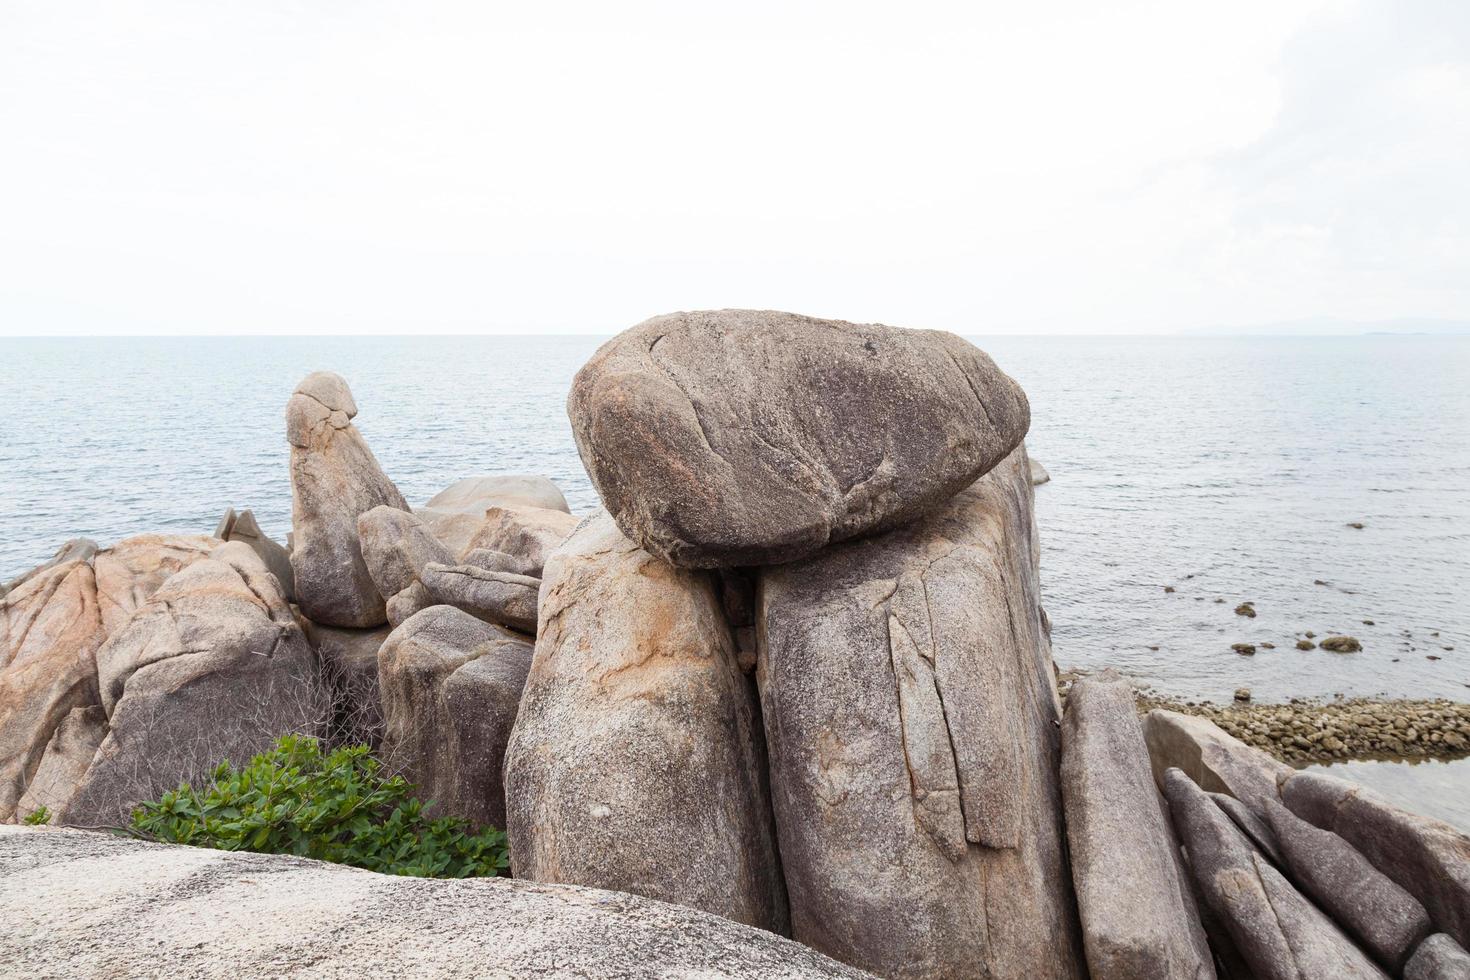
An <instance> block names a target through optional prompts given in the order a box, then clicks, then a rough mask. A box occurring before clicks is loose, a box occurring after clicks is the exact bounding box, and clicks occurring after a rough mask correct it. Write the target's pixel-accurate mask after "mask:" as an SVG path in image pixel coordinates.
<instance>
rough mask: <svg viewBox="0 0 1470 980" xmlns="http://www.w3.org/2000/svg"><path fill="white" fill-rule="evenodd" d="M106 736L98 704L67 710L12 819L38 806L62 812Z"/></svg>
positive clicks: (103, 718) (49, 810)
mask: <svg viewBox="0 0 1470 980" xmlns="http://www.w3.org/2000/svg"><path fill="white" fill-rule="evenodd" d="M106 737H107V712H105V711H103V710H102V706H101V705H96V704H93V705H88V706H87V707H85V708H73V709H71V712H70V713H69V714H68V715H67V716H66V717H65V718H63V719H61V723H60V724H59V725H57V726H56V732H55V734H53V735H52V736H51V742H50V744H48V745H47V746H46V752H45V754H44V755H42V756H41V764H40V765H39V766H37V767H36V772H35V775H33V776H32V777H31V780H30V784H29V785H28V786H26V791H25V795H24V796H22V797H21V798H20V803H19V804H18V805H17V806H16V808H15V816H16V818H17V819H18V820H23V819H25V818H26V817H28V816H30V815H31V814H32V813H34V812H35V811H37V810H39V809H41V808H42V807H45V809H46V810H47V811H48V812H50V813H53V814H56V813H63V812H65V811H66V808H67V807H68V806H69V805H70V804H71V801H72V797H74V796H75V795H76V792H77V788H78V787H79V786H81V784H82V777H83V776H85V775H86V774H87V767H88V766H90V765H91V764H92V757H93V756H95V755H96V754H97V748H98V747H99V746H100V745H101V744H102V740H103V739H104V738H106Z"/></svg>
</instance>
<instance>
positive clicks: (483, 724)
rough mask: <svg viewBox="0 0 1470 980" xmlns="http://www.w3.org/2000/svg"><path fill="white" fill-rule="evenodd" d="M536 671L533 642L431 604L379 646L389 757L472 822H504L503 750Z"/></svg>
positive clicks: (426, 793) (425, 792) (430, 795)
mask: <svg viewBox="0 0 1470 980" xmlns="http://www.w3.org/2000/svg"><path fill="white" fill-rule="evenodd" d="M530 668H531V644H530V643H529V642H528V641H527V640H526V639H525V638H524V637H520V636H517V635H516V634H514V633H511V632H510V631H508V630H505V629H502V628H500V627H498V626H494V625H492V624H490V623H486V622H483V621H481V620H478V619H476V618H474V617H473V616H471V615H469V614H468V613H465V612H461V611H460V610H458V609H454V608H451V607H449V606H431V607H429V608H428V609H425V610H423V611H422V612H418V613H415V614H414V615H413V616H411V617H410V618H409V619H407V620H406V621H404V623H403V624H402V625H400V626H399V627H398V628H397V629H395V630H394V631H393V632H392V633H391V634H390V635H389V637H388V639H387V640H386V641H385V642H384V643H383V646H382V648H381V649H380V650H379V651H378V675H379V681H378V682H379V685H380V687H381V690H382V698H383V718H384V723H385V732H384V735H383V752H382V754H383V758H384V759H385V760H386V761H387V763H388V765H389V766H390V767H392V768H393V769H395V770H397V771H399V772H402V773H403V775H404V777H405V778H407V779H408V781H409V782H411V783H413V784H414V786H415V787H416V788H417V790H418V794H419V796H420V797H421V798H423V799H425V800H433V801H435V802H436V804H437V809H436V811H435V812H437V813H445V814H450V815H453V816H456V817H463V818H464V819H466V820H468V821H470V822H471V823H472V824H475V825H476V826H486V825H489V826H494V827H504V826H505V822H506V821H505V783H504V778H503V774H502V768H503V766H504V762H505V747H506V743H507V741H508V740H509V738H510V732H511V728H512V726H513V725H514V724H515V719H516V710H517V707H518V705H519V704H520V700H521V692H522V690H523V688H524V687H525V683H526V672H527V671H528V670H530Z"/></svg>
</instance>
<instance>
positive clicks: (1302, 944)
mask: <svg viewBox="0 0 1470 980" xmlns="http://www.w3.org/2000/svg"><path fill="white" fill-rule="evenodd" d="M1164 795H1165V796H1166V797H1168V800H1169V810H1170V812H1171V814H1172V815H1173V818H1174V824H1175V826H1176V827H1177V828H1178V829H1179V836H1180V839H1181V841H1182V843H1183V844H1184V847H1185V850H1186V851H1187V852H1188V854H1189V865H1190V870H1191V873H1192V875H1193V876H1194V880H1195V883H1196V884H1197V885H1198V886H1199V889H1200V894H1201V896H1202V897H1203V899H1204V901H1205V903H1206V904H1208V905H1209V907H1210V910H1211V912H1212V913H1213V914H1214V915H1215V916H1216V917H1217V918H1218V919H1219V920H1220V921H1221V922H1222V923H1223V924H1224V926H1225V928H1226V929H1227V930H1228V931H1229V933H1230V936H1231V938H1232V940H1233V941H1234V945H1235V948H1236V950H1238V951H1239V953H1240V956H1241V957H1242V958H1243V959H1244V960H1245V962H1246V963H1247V964H1248V965H1249V966H1250V969H1251V972H1252V973H1253V974H1254V975H1255V976H1256V977H1260V978H1262V980H1301V978H1305V977H1324V978H1325V977H1333V978H1341V980H1345V978H1350V977H1361V978H1373V980H1379V978H1385V977H1386V976H1387V975H1386V974H1385V973H1383V971H1381V970H1379V969H1378V968H1377V967H1376V966H1374V965H1373V963H1372V962H1371V961H1370V960H1369V959H1368V958H1367V957H1366V956H1364V955H1363V953H1362V951H1361V950H1359V949H1358V947H1357V946H1355V945H1354V944H1353V942H1352V940H1350V939H1349V938H1348V937H1347V936H1345V935H1343V933H1342V931H1341V930H1339V929H1338V927H1337V926H1336V925H1335V924H1334V923H1333V922H1332V920H1331V919H1329V918H1327V916H1326V915H1324V914H1323V913H1322V912H1321V911H1320V910H1319V909H1318V908H1317V907H1316V906H1315V905H1313V904H1312V903H1311V902H1309V901H1307V899H1305V898H1303V897H1302V895H1301V894H1300V893H1299V892H1298V891H1297V890H1296V889H1295V888H1293V887H1292V886H1291V884H1290V883H1289V882H1288V881H1287V880H1286V879H1285V878H1283V877H1282V876H1281V873H1280V872H1279V871H1277V870H1276V868H1275V867H1273V866H1272V865H1271V862H1269V861H1267V860H1266V858H1265V857H1264V856H1263V855H1261V854H1260V853H1259V852H1258V851H1256V849H1255V848H1253V847H1252V846H1251V845H1250V843H1249V841H1247V840H1246V838H1245V837H1244V835H1242V834H1241V832H1240V831H1239V830H1238V829H1236V826H1235V824H1234V823H1233V822H1231V820H1230V818H1229V817H1227V816H1226V815H1225V814H1224V812H1222V811H1221V810H1220V808H1219V807H1217V806H1216V805H1215V804H1214V803H1213V802H1211V800H1210V798H1209V797H1208V796H1206V795H1205V794H1204V792H1202V791H1201V790H1200V788H1199V787H1198V786H1196V785H1195V784H1194V782H1193V781H1191V780H1190V779H1189V777H1188V776H1186V775H1185V774H1184V773H1182V772H1180V771H1179V770H1178V769H1169V770H1167V771H1166V772H1165V773H1164Z"/></svg>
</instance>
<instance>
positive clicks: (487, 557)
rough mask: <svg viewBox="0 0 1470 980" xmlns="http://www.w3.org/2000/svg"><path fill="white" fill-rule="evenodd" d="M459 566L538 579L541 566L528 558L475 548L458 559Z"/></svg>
mask: <svg viewBox="0 0 1470 980" xmlns="http://www.w3.org/2000/svg"><path fill="white" fill-rule="evenodd" d="M460 564H461V565H474V566H475V567H476V568H483V569H485V570H486V571H489V572H509V573H510V574H512V575H529V576H530V577H531V578H540V577H541V569H542V566H541V565H538V564H536V563H535V562H533V561H532V560H530V559H529V558H524V557H522V556H520V555H511V554H507V553H506V552H504V551H495V550H493V549H490V548H475V549H473V550H471V551H468V552H466V553H465V554H464V555H463V556H462V557H461V558H460Z"/></svg>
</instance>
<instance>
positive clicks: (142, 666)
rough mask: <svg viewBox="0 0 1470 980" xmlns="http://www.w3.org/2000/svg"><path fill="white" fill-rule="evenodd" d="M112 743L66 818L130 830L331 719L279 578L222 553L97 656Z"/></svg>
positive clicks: (173, 585)
mask: <svg viewBox="0 0 1470 980" xmlns="http://www.w3.org/2000/svg"><path fill="white" fill-rule="evenodd" d="M96 660H97V681H98V686H99V691H100V694H101V702H102V707H103V709H104V710H105V711H106V712H107V727H108V731H107V737H106V738H105V739H103V741H102V743H101V745H100V746H99V747H98V749H97V754H96V756H95V757H94V758H93V759H92V762H91V764H90V765H89V766H88V768H87V771H86V774H85V775H84V776H83V777H82V779H81V782H80V783H79V784H78V786H77V789H76V792H75V795H74V796H73V797H72V798H71V800H70V802H69V803H68V805H67V806H66V808H65V810H64V811H63V812H62V814H61V819H64V820H65V821H66V822H70V823H84V824H116V823H120V822H125V821H126V819H127V815H128V814H129V813H130V812H131V811H132V809H133V807H134V806H136V805H137V804H138V803H140V802H142V801H144V800H150V799H154V798H155V797H157V796H158V794H159V793H161V792H162V791H163V790H165V789H170V788H172V787H174V786H177V785H178V784H179V783H180V782H181V781H185V780H198V779H200V778H201V777H204V776H206V775H207V774H208V773H209V772H211V771H212V770H213V769H214V767H215V766H216V765H218V764H219V763H220V762H221V761H223V760H226V759H228V760H230V761H232V762H235V763H236V764H240V763H243V762H245V761H247V760H248V759H249V758H250V757H251V756H252V755H255V754H256V753H258V752H261V751H264V750H265V749H267V748H269V747H270V746H271V745H272V744H273V743H274V742H275V741H276V739H277V738H279V737H280V736H281V735H285V734H292V733H305V734H318V733H319V731H320V730H321V728H322V727H323V725H324V724H325V722H326V719H327V717H328V714H329V711H330V702H329V697H328V694H327V691H326V688H325V686H324V685H323V684H322V683H321V681H320V671H319V668H318V665H317V659H316V655H315V652H314V651H313V650H312V648H311V646H310V644H309V643H308V642H307V641H306V637H305V635H304V634H303V632H302V630H301V626H300V625H299V624H298V623H297V621H296V619H295V617H294V616H293V615H292V613H291V609H290V607H289V606H288V605H287V603H286V599H285V596H284V595H283V594H282V592H281V588H280V585H279V583H278V582H277V581H276V578H275V576H273V575H271V574H270V572H269V571H267V570H266V567H265V565H264V563H263V562H261V560H260V558H259V557H258V556H257V555H256V554H255V552H254V551H252V550H251V549H250V548H249V547H248V546H247V545H245V544H243V543H239V542H236V543H232V544H225V545H221V546H220V547H219V548H217V549H215V550H214V551H213V552H212V553H211V554H210V556H209V557H208V558H207V559H203V560H200V561H196V562H194V563H192V564H191V565H189V566H188V567H187V568H185V569H183V570H182V571H180V572H178V573H176V574H175V575H173V576H171V577H170V578H169V579H168V580H167V581H165V582H164V583H163V584H162V585H161V586H159V588H158V589H157V591H155V592H154V594H153V596H152V597H151V598H150V599H149V600H148V602H146V603H145V604H144V605H143V606H141V607H140V608H139V609H138V610H137V612H135V613H134V614H133V615H132V617H131V618H130V619H129V620H128V621H127V622H126V623H124V624H123V625H122V626H120V627H119V628H118V629H117V630H116V632H114V633H113V634H112V635H111V636H110V637H108V639H107V641H106V642H105V643H104V644H102V646H101V647H100V648H99V649H98V651H97V654H96Z"/></svg>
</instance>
